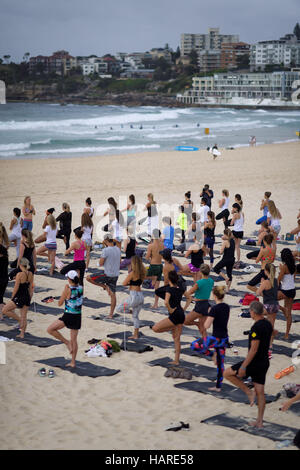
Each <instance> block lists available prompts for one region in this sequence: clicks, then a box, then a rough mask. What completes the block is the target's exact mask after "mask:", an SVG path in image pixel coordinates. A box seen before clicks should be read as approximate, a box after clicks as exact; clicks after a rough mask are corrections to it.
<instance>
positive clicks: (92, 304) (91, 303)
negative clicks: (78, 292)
mask: <svg viewBox="0 0 300 470" xmlns="http://www.w3.org/2000/svg"><path fill="white" fill-rule="evenodd" d="M83 306H84V307H89V308H94V309H98V308H104V307H109V306H110V304H109V303H106V302H99V301H98V300H93V299H88V298H87V297H84V298H83Z"/></svg>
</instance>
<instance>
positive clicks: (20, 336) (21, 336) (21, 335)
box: [16, 333, 24, 339]
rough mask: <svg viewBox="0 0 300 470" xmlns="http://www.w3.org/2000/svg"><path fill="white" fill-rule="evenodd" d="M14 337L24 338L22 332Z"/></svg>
mask: <svg viewBox="0 0 300 470" xmlns="http://www.w3.org/2000/svg"><path fill="white" fill-rule="evenodd" d="M16 338H21V339H24V333H20V334H19V335H17V336H16Z"/></svg>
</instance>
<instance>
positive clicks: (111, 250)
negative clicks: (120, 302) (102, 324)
mask: <svg viewBox="0 0 300 470" xmlns="http://www.w3.org/2000/svg"><path fill="white" fill-rule="evenodd" d="M103 244H104V245H105V248H104V249H103V250H102V253H101V258H100V261H99V266H100V267H103V268H104V273H102V272H98V273H95V274H93V275H92V276H87V278H86V280H87V281H88V282H90V283H91V284H94V285H95V286H99V287H102V289H104V290H106V292H107V293H108V295H109V296H110V299H111V303H110V314H109V318H112V317H113V314H114V311H115V307H116V303H117V299H116V289H117V281H118V277H119V274H120V263H121V250H120V248H119V247H117V246H116V245H115V244H114V241H113V239H112V238H111V235H106V238H104V241H103Z"/></svg>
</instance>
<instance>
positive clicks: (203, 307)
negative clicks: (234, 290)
mask: <svg viewBox="0 0 300 470" xmlns="http://www.w3.org/2000/svg"><path fill="white" fill-rule="evenodd" d="M209 307H210V304H209V302H208V300H197V301H196V305H195V307H194V309H193V310H194V312H196V313H200V314H201V315H205V316H207V315H208V309H209Z"/></svg>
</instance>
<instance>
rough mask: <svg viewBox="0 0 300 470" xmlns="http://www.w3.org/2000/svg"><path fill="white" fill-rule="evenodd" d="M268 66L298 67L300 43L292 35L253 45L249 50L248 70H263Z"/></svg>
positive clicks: (299, 62) (299, 63)
mask: <svg viewBox="0 0 300 470" xmlns="http://www.w3.org/2000/svg"><path fill="white" fill-rule="evenodd" d="M268 65H283V66H284V67H295V66H298V65H300V41H299V40H297V37H296V36H295V35H294V34H287V35H286V36H284V37H282V38H280V39H278V40H271V41H260V42H258V43H257V44H253V45H252V46H251V50H250V70H251V71H255V70H257V71H258V70H261V71H263V70H265V68H266V66H268Z"/></svg>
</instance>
